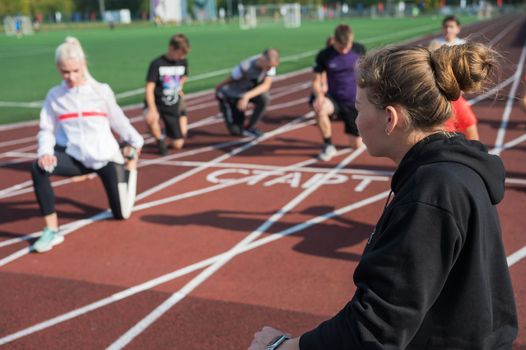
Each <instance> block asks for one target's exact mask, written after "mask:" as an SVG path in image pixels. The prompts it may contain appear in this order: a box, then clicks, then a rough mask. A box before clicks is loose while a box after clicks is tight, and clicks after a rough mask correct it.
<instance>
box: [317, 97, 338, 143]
mask: <svg viewBox="0 0 526 350" xmlns="http://www.w3.org/2000/svg"><path fill="white" fill-rule="evenodd" d="M332 113H334V106H333V105H332V102H331V101H330V100H329V99H325V102H324V103H323V107H322V109H321V111H319V112H317V113H316V122H317V123H318V129H319V130H320V133H321V137H322V138H323V139H327V138H329V137H332V127H331V118H330V116H331V114H332Z"/></svg>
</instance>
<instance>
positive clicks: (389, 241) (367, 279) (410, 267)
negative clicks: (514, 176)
mask: <svg viewBox="0 0 526 350" xmlns="http://www.w3.org/2000/svg"><path fill="white" fill-rule="evenodd" d="M382 226H383V227H378V232H376V233H374V234H373V236H372V237H371V240H370V242H369V244H368V246H367V248H366V250H365V252H364V255H363V256H362V259H361V261H360V264H359V265H358V267H357V268H356V271H355V274H354V282H355V284H356V286H357V290H356V293H355V295H354V297H353V298H352V300H351V301H350V302H349V303H348V304H347V305H346V306H345V307H344V308H343V309H342V310H341V311H340V312H339V313H338V314H337V315H336V316H335V317H333V318H332V319H330V320H328V321H325V322H323V323H322V324H320V325H319V326H318V327H317V328H315V329H314V330H312V331H310V332H308V333H305V334H304V335H303V336H302V337H301V339H300V349H301V350H314V349H316V350H321V349H331V350H338V349H342V350H343V349H383V350H385V349H404V348H405V347H406V346H407V345H408V344H409V343H410V341H411V340H412V339H413V337H414V335H415V334H416V332H417V331H418V329H419V328H420V325H421V324H422V322H423V320H424V317H425V316H426V313H427V311H428V310H429V309H430V308H431V306H432V305H433V303H434V301H435V300H436V299H437V297H438V295H439V294H440V291H441V289H442V288H443V286H444V284H445V282H446V280H447V277H448V274H449V272H450V270H451V268H452V266H453V264H454V262H455V260H456V259H457V257H458V255H459V252H460V248H461V245H462V239H461V234H460V231H459V229H458V227H457V224H456V222H455V220H454V218H453V216H452V215H451V214H450V213H448V212H447V211H445V210H443V209H441V208H438V207H435V206H432V205H429V204H425V203H419V202H415V203H409V204H405V205H399V206H397V207H396V208H393V211H392V212H391V214H390V217H389V218H387V221H385V223H384V224H383V225H382Z"/></svg>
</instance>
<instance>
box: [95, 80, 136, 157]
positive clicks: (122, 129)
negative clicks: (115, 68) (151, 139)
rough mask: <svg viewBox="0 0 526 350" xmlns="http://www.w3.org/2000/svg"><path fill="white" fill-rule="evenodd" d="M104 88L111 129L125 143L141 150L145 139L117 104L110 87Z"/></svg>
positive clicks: (105, 86)
mask: <svg viewBox="0 0 526 350" xmlns="http://www.w3.org/2000/svg"><path fill="white" fill-rule="evenodd" d="M103 88H104V98H105V100H106V105H107V108H108V115H109V120H110V125H111V129H112V130H113V131H115V132H116V133H117V134H119V136H120V137H121V138H122V140H123V141H124V142H126V143H128V144H129V145H131V146H132V147H134V148H141V147H142V146H143V144H144V139H143V137H142V136H141V135H140V134H139V133H138V132H137V130H135V128H134V127H133V126H132V125H131V123H130V120H129V119H128V118H127V117H126V115H124V112H123V111H122V109H121V108H120V107H119V105H118V104H117V100H116V99H115V95H114V94H113V91H112V90H111V88H110V87H109V85H107V84H104V85H103Z"/></svg>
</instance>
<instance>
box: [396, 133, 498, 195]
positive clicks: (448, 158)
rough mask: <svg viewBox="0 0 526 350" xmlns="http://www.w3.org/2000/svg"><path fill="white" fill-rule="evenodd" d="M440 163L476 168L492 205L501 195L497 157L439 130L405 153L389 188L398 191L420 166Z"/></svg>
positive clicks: (473, 142) (478, 146)
mask: <svg viewBox="0 0 526 350" xmlns="http://www.w3.org/2000/svg"><path fill="white" fill-rule="evenodd" d="M441 162H450V163H458V164H462V165H464V166H466V167H469V168H470V169H472V170H473V171H475V172H476V173H477V174H478V175H479V176H480V177H481V178H482V180H483V181H484V184H485V186H486V190H487V191H488V193H489V195H490V198H491V201H492V203H493V204H497V203H499V202H500V201H501V200H502V198H503V197H504V180H505V170H504V166H503V164H502V161H501V159H500V157H498V156H495V155H491V154H489V153H488V151H487V149H486V147H485V146H484V145H483V144H481V143H480V142H478V141H467V140H466V139H465V138H464V136H463V135H460V134H454V135H453V136H451V135H447V134H445V133H442V132H439V133H435V134H432V135H430V136H428V137H426V138H424V139H423V140H421V141H420V142H418V143H416V144H415V145H414V146H413V147H412V148H411V149H410V150H409V151H408V152H407V153H406V155H405V156H404V158H403V159H402V161H401V162H400V165H399V166H398V169H397V170H396V172H395V174H394V175H393V179H392V181H391V189H392V191H393V192H394V193H395V194H396V193H397V192H399V191H400V189H401V188H402V187H403V186H404V185H405V184H406V183H407V182H408V180H409V179H410V178H411V176H412V175H413V174H415V172H416V171H417V169H418V168H419V167H420V166H423V165H427V164H432V163H441Z"/></svg>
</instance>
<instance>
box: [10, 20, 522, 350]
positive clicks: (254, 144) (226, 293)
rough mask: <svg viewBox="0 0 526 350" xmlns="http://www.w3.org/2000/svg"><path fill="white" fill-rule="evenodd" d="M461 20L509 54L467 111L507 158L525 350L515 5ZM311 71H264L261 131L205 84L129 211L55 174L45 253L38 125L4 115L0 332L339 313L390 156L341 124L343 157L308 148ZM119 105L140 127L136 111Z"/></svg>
mask: <svg viewBox="0 0 526 350" xmlns="http://www.w3.org/2000/svg"><path fill="white" fill-rule="evenodd" d="M469 33H471V34H472V38H473V40H480V41H484V42H489V43H491V44H493V45H495V47H496V48H497V49H498V50H500V51H501V53H502V54H503V56H504V57H503V61H502V62H503V63H502V75H501V77H500V81H502V82H503V83H502V86H501V89H500V90H498V93H497V94H495V91H492V92H490V93H489V94H488V96H487V98H485V99H480V101H475V102H476V104H475V105H474V110H475V112H476V114H477V116H478V117H479V121H480V124H479V130H480V133H481V137H482V141H483V142H484V143H485V144H486V145H487V146H488V147H489V148H491V149H494V151H495V152H497V153H500V154H501V156H502V158H503V160H504V163H505V165H506V169H507V181H508V182H507V187H506V190H507V192H506V197H505V199H504V201H503V202H502V203H501V204H500V205H499V207H498V209H499V212H500V215H501V220H502V228H503V239H504V243H505V248H506V253H507V255H508V257H509V259H508V260H509V265H510V272H511V276H512V279H513V284H514V288H515V293H516V302H517V309H518V313H519V322H520V330H519V338H518V340H517V343H516V346H515V349H526V332H525V330H526V279H525V277H526V258H524V256H525V255H526V236H525V235H524V228H525V227H526V215H524V209H525V205H524V202H525V201H526V147H525V145H526V122H525V120H526V119H525V118H526V111H524V110H522V109H521V108H520V107H519V103H518V100H517V99H516V97H519V96H522V95H523V94H524V93H525V88H524V85H523V83H521V82H520V77H521V74H522V75H523V74H524V72H523V70H524V60H525V56H526V42H525V39H526V16H525V15H511V16H507V17H501V18H497V19H494V20H492V21H489V22H484V23H479V24H475V25H472V26H469V27H466V28H464V33H463V34H465V35H466V34H469ZM426 40H429V38H425V39H423V41H426ZM320 44H321V43H320ZM309 80H310V74H309V73H308V72H307V71H302V72H298V73H295V74H291V75H288V76H284V77H281V78H279V79H278V80H277V81H276V82H275V84H274V86H273V88H272V96H273V100H272V105H271V107H270V108H269V110H268V113H267V114H266V117H265V119H264V122H263V124H262V129H264V130H265V131H267V134H266V135H265V137H263V138H260V139H258V140H250V139H234V138H232V137H230V136H227V135H226V132H225V128H224V126H223V124H222V122H221V120H220V119H219V118H217V113H218V112H217V106H216V103H215V101H214V100H213V98H212V95H211V93H209V92H206V93H201V94H196V95H192V96H190V97H189V99H188V109H189V115H190V122H191V131H190V138H189V140H188V143H187V146H186V147H185V149H184V150H183V151H180V152H178V153H171V154H169V155H167V156H165V157H162V158H160V157H158V156H156V154H155V149H154V148H153V147H152V146H151V143H150V146H147V147H145V149H144V154H143V157H142V162H141V164H140V166H141V168H140V171H139V184H138V193H139V200H138V202H137V206H136V212H135V213H134V215H133V216H132V218H131V219H130V220H128V221H125V222H119V221H114V220H111V219H108V213H107V211H105V209H106V205H107V204H106V199H105V196H104V192H103V189H102V186H101V184H100V182H99V180H96V179H94V178H84V179H74V180H75V181H72V180H71V179H62V178H55V179H54V181H55V186H56V187H55V191H56V195H57V199H58V205H57V209H58V212H59V216H60V219H61V224H62V227H63V229H64V232H66V233H67V237H66V240H65V242H64V243H63V244H61V245H60V246H58V247H56V248H55V249H54V250H52V251H51V252H49V253H46V254H34V253H31V252H29V249H28V247H29V244H30V242H31V241H32V240H33V238H32V237H34V236H35V234H38V232H39V231H40V229H41V228H42V221H41V219H40V218H39V213H38V209H37V205H36V202H35V199H34V195H33V193H32V192H31V185H30V182H29V180H30V177H29V171H28V169H29V165H30V162H31V161H32V159H34V157H35V151H36V145H35V134H36V131H37V129H36V126H35V125H24V126H21V125H19V126H16V125H15V126H12V127H0V179H1V185H0V212H1V213H2V214H1V216H0V281H1V286H2V287H1V288H0V315H2V317H0V346H2V345H3V347H5V348H9V349H28V348H39V349H101V348H108V347H109V348H111V349H120V348H123V347H127V348H129V349H243V348H246V347H247V346H248V344H249V343H250V341H251V339H252V335H253V333H254V332H255V331H256V330H258V329H259V328H260V327H261V326H263V325H267V324H268V325H274V326H276V327H279V328H281V329H284V330H286V331H289V332H291V333H292V334H301V333H302V332H304V331H307V330H309V329H311V328H312V327H315V326H316V325H317V324H318V323H319V322H321V321H323V320H325V319H326V318H328V317H330V316H331V315H333V314H334V313H336V312H337V311H338V310H339V309H340V308H341V307H342V306H343V305H344V304H345V302H346V301H347V300H348V299H349V298H350V297H351V296H352V294H353V292H354V290H355V288H354V286H353V284H352V279H351V276H352V273H353V270H354V268H355V267H356V264H357V263H358V260H359V258H360V254H361V252H362V250H363V248H364V244H365V242H366V240H367V238H368V236H369V234H370V232H371V231H372V229H373V225H374V224H375V223H376V220H377V219H378V217H379V216H380V214H381V212H382V208H383V205H384V201H385V199H386V195H387V192H386V191H387V190H388V189H389V181H390V175H391V174H392V171H393V170H394V166H393V164H392V163H391V162H390V161H386V160H384V159H375V158H371V157H370V156H368V155H367V152H364V151H363V150H357V151H353V152H351V151H350V150H348V149H346V148H345V145H346V138H345V136H344V135H343V133H342V126H341V125H340V124H338V123H336V124H335V128H334V129H335V141H336V142H337V144H338V145H339V149H340V150H341V152H340V155H339V156H338V157H336V158H335V159H334V160H333V161H331V162H330V163H320V162H317V161H316V159H315V158H314V156H315V155H316V154H317V153H318V151H319V146H320V145H319V143H320V142H319V135H318V131H317V129H316V127H315V126H314V125H313V121H312V115H311V114H310V113H309V111H308V108H307V104H306V101H307V95H308V93H309ZM127 113H128V115H129V116H130V118H132V120H133V121H134V125H135V126H136V127H137V128H138V129H139V130H140V131H141V132H143V133H145V134H146V130H145V127H144V124H143V123H142V122H141V120H140V118H138V117H139V114H140V111H139V110H137V109H136V108H130V109H128V110H127ZM150 141H151V140H150ZM31 234H33V236H28V235H31Z"/></svg>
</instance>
